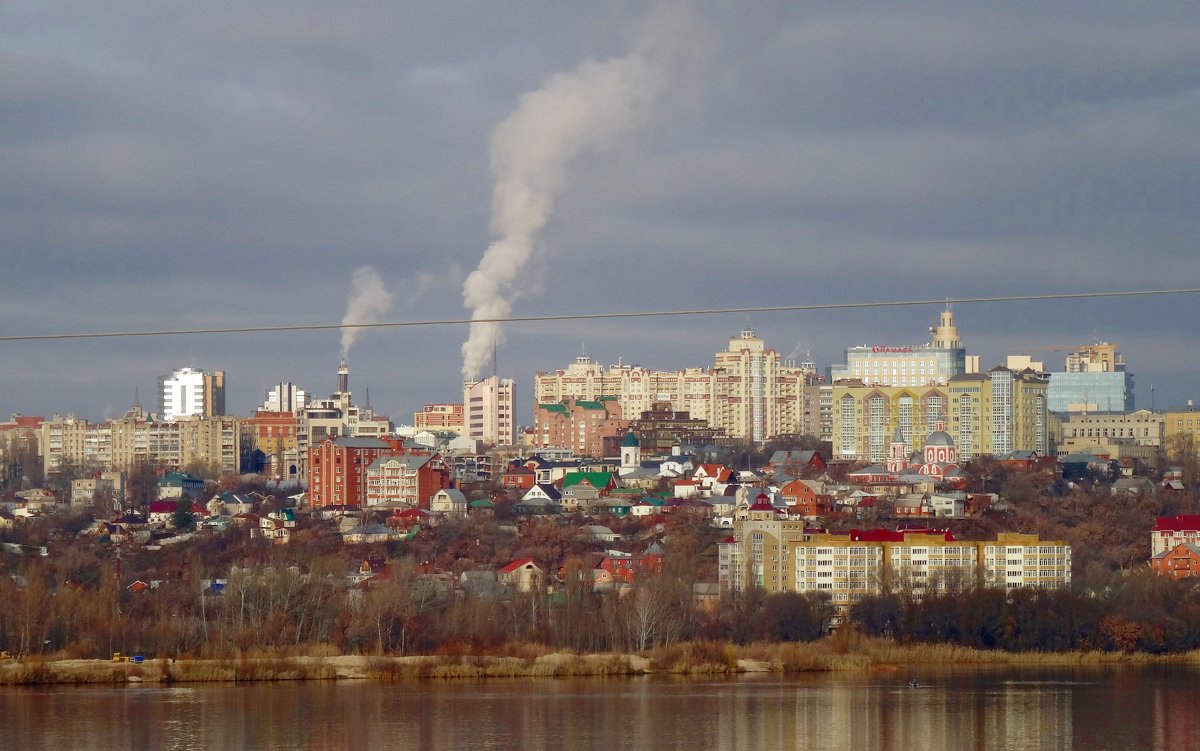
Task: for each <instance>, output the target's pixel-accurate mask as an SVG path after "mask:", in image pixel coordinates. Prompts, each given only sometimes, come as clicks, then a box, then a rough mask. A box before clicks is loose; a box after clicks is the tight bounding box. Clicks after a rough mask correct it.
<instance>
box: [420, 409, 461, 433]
mask: <svg viewBox="0 0 1200 751" xmlns="http://www.w3.org/2000/svg"><path fill="white" fill-rule="evenodd" d="M465 423H466V419H465V417H464V412H463V405H462V404H426V405H424V406H423V407H421V409H420V410H418V411H417V412H415V413H414V414H413V429H414V430H415V431H416V432H418V433H419V432H421V431H422V430H451V431H454V432H455V433H458V434H459V435H462V434H463V433H464V432H466V424H465Z"/></svg>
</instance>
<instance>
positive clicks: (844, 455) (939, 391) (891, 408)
mask: <svg viewBox="0 0 1200 751" xmlns="http://www.w3.org/2000/svg"><path fill="white" fill-rule="evenodd" d="M831 393H832V405H833V411H832V420H831V422H832V446H833V454H834V457H835V458H837V459H847V460H855V461H864V462H871V463H876V464H877V463H880V462H883V461H884V460H886V459H887V457H888V447H889V445H890V443H891V441H892V438H893V437H894V436H895V433H896V431H897V430H899V431H900V434H901V436H903V438H904V442H905V443H906V444H907V445H908V446H910V447H912V446H922V445H924V444H925V440H926V438H927V437H928V436H929V434H930V433H933V432H934V431H936V430H937V425H938V423H939V422H942V421H945V420H946V419H947V417H948V412H949V390H948V389H947V388H946V387H945V386H927V387H924V388H917V387H908V386H905V387H889V386H865V385H863V384H862V382H861V381H858V380H853V379H851V380H842V381H838V382H835V383H834V384H833V386H832V389H831Z"/></svg>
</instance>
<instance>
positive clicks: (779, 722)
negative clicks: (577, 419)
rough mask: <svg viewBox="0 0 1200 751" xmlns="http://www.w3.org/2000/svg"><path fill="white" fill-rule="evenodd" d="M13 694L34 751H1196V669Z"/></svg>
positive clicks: (0, 732)
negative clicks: (117, 750) (241, 750)
mask: <svg viewBox="0 0 1200 751" xmlns="http://www.w3.org/2000/svg"><path fill="white" fill-rule="evenodd" d="M917 677H918V685H917V686H916V687H910V685H909V678H910V676H909V675H908V674H897V673H880V674H854V675H845V674H827V675H809V676H801V677H798V678H779V677H776V676H762V677H743V678H738V679H730V680H674V679H668V678H654V679H650V678H636V679H591V680H563V681H554V680H494V681H488V682H480V683H467V682H444V683H443V682H419V683H418V682H411V683H399V684H377V683H364V682H340V683H333V682H318V683H276V684H250V685H227V684H220V685H194V686H184V687H169V688H160V687H154V686H137V687H128V688H116V687H50V688H27V689H23V688H7V689H0V747H5V748H22V749H38V748H46V749H50V748H53V749H64V748H65V749H70V750H71V751H78V750H81V749H115V748H121V749H128V748H135V749H136V748H153V749H213V748H219V749H239V748H266V749H320V750H322V751H324V750H327V749H363V748H376V747H378V748H388V749H402V750H404V749H422V750H424V749H438V750H441V749H468V748H469V749H517V748H519V749H530V750H531V751H543V750H544V751H553V750H557V749H572V751H575V750H577V749H604V750H605V751H610V750H613V749H634V750H638V751H641V750H643V749H645V750H646V751H650V750H651V749H653V751H661V749H664V748H682V749H690V750H694V749H707V748H718V749H726V748H728V749H742V748H755V749H764V748H806V749H837V750H838V751H841V749H848V748H849V749H859V748H862V749H884V750H885V751H886V750H888V749H897V750H899V749H914V748H921V749H1005V750H1008V749H1018V750H1019V749H1087V750H1088V751H1092V750H1093V749H1099V748H1148V749H1163V750H1164V751H1165V750H1166V749H1178V748H1188V747H1191V746H1192V745H1194V743H1195V741H1194V739H1195V738H1197V737H1200V727H1198V726H1197V725H1198V724H1200V721H1198V720H1197V719H1196V716H1195V715H1194V713H1193V708H1194V707H1195V706H1196V701H1197V699H1198V698H1200V697H1198V692H1200V689H1198V688H1197V681H1196V677H1197V673H1196V671H1194V670H1190V669H1185V668H1179V669H1150V668H1128V669H1078V670H1057V671H1044V670H1043V671H1014V670H1010V669H1006V670H991V669H985V670H953V671H952V670H946V671H940V672H924V673H921V674H919V675H918V676H917Z"/></svg>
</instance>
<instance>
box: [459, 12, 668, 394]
mask: <svg viewBox="0 0 1200 751" xmlns="http://www.w3.org/2000/svg"><path fill="white" fill-rule="evenodd" d="M648 20H649V21H651V22H653V21H655V20H657V19H655V18H654V17H653V14H652V16H651V17H650V18H649V19H648ZM676 20H678V19H676ZM652 27H658V28H652ZM673 29H674V30H675V31H676V33H678V31H679V25H678V23H676V24H675V25H674V26H673ZM661 31H663V28H662V24H661V23H645V24H643V29H642V32H643V34H642V40H641V41H642V42H646V43H644V44H635V49H634V51H633V52H631V53H630V54H629V55H627V56H625V57H621V58H613V59H609V60H604V61H600V62H597V61H594V60H587V61H585V62H584V63H583V64H581V65H580V66H579V67H578V68H576V69H575V70H573V71H571V72H569V73H560V74H558V75H556V76H554V77H552V78H551V79H550V80H549V81H547V82H546V83H545V85H544V86H542V88H540V89H538V90H537V91H532V92H529V93H526V94H524V95H523V96H522V97H521V99H520V102H519V103H518V105H517V109H516V111H514V112H513V113H512V114H511V115H509V117H508V118H507V119H506V120H504V122H502V123H500V124H499V125H498V126H497V127H496V130H495V131H494V132H493V133H492V144H491V171H492V178H493V180H494V184H495V187H494V188H493V190H492V217H491V226H490V229H491V232H492V235H493V237H495V238H496V239H495V240H493V242H492V243H491V245H489V246H488V249H487V250H486V251H485V252H484V254H483V258H482V259H481V260H480V262H479V266H478V268H476V269H475V270H474V271H473V272H471V274H470V276H468V277H467V279H466V281H465V282H464V283H463V302H464V304H465V305H466V307H467V308H468V309H470V310H471V318H472V321H473V322H472V323H471V331H470V334H469V337H468V339H467V341H466V342H465V343H464V344H463V346H462V353H463V368H462V372H463V377H464V378H465V379H469V380H474V379H476V378H477V377H478V376H479V374H480V373H482V372H483V371H484V369H485V368H486V367H487V365H488V363H489V362H490V360H491V357H492V352H493V347H494V346H496V345H497V344H499V343H500V342H502V341H503V333H502V332H501V329H500V324H499V323H495V322H487V321H481V320H480V319H492V318H506V317H508V316H509V315H510V314H511V312H512V303H513V301H514V300H515V299H516V298H517V297H519V296H520V295H521V293H522V292H523V291H525V286H524V285H523V283H522V280H523V279H524V277H525V276H527V274H526V272H525V267H526V265H527V264H528V263H529V261H530V259H531V258H533V257H534V255H535V254H536V253H537V252H538V235H539V233H540V232H541V231H542V229H543V228H544V227H545V226H546V221H547V220H548V219H549V217H550V213H551V211H552V210H553V208H554V202H555V199H557V198H558V196H559V195H560V194H561V193H562V192H563V190H564V188H565V187H566V183H567V167H568V165H569V164H570V162H571V160H572V159H574V158H575V157H577V156H579V155H580V154H582V153H585V152H588V151H595V150H599V149H603V148H606V147H610V146H613V145H615V144H617V143H619V141H620V140H621V139H622V137H624V136H626V135H627V134H629V133H630V132H631V131H633V130H634V129H635V128H636V127H637V126H639V125H640V124H641V123H643V122H644V121H645V120H646V119H648V117H649V115H650V110H651V105H653V104H654V101H655V100H656V99H657V98H658V97H659V96H660V94H661V93H662V92H663V90H664V89H665V87H666V81H667V68H668V61H669V59H670V58H671V57H673V55H672V53H673V52H674V51H673V50H671V49H664V48H663V43H664V42H669V40H671V39H672V38H675V35H674V34H660V33H659V32H661Z"/></svg>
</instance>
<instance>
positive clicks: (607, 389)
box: [534, 328, 820, 442]
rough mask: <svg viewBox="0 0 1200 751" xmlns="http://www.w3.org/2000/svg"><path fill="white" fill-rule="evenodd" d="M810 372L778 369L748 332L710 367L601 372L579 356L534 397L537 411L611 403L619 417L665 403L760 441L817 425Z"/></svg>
mask: <svg viewBox="0 0 1200 751" xmlns="http://www.w3.org/2000/svg"><path fill="white" fill-rule="evenodd" d="M810 368H811V365H809V367H807V368H806V367H797V366H794V365H792V364H790V363H788V362H784V361H783V359H782V358H781V357H780V355H779V353H778V352H776V351H775V350H773V349H770V348H768V347H766V346H765V345H764V343H763V340H762V339H760V338H759V337H757V336H755V334H754V332H753V331H752V330H750V329H748V328H747V329H743V330H742V331H741V332H740V333H739V334H738V336H737V337H734V338H732V339H730V340H729V346H728V348H727V349H725V350H724V351H722V352H718V353H716V355H715V356H714V359H713V366H712V367H711V368H698V367H693V368H684V369H683V370H675V371H656V370H649V369H646V368H643V367H640V366H632V365H625V364H623V363H621V362H618V363H617V364H616V365H613V366H611V367H609V368H604V367H602V366H601V365H600V364H599V363H596V362H594V361H593V360H592V359H591V358H590V357H588V356H587V355H580V356H579V357H577V358H576V359H575V362H574V363H572V364H571V365H570V366H569V367H567V368H566V369H565V370H558V371H554V372H550V373H538V374H537V375H536V376H535V379H534V394H535V397H536V400H537V403H539V404H552V403H556V402H562V401H564V400H566V399H580V400H585V401H594V400H597V399H599V398H600V397H602V396H612V397H615V398H616V400H617V402H618V403H619V404H620V406H621V413H622V414H623V415H640V414H642V413H643V412H650V411H653V410H654V409H655V408H656V405H662V404H667V405H669V408H670V409H672V410H675V411H678V412H687V413H688V414H690V415H691V417H692V418H694V419H699V420H703V421H705V422H706V423H708V424H709V425H710V426H711V427H713V428H715V429H717V430H721V431H724V432H725V434H726V435H728V436H730V437H732V438H740V439H743V440H752V441H755V442H763V441H766V440H770V439H771V438H774V437H775V436H777V435H780V434H789V433H799V434H803V433H806V432H810V431H812V430H813V429H814V427H815V426H816V425H817V423H818V422H819V406H818V401H819V398H818V397H819V394H818V392H817V391H816V390H815V389H813V388H807V387H811V386H816V385H817V384H818V383H819V382H820V377H819V376H818V374H817V373H816V371H815V370H813V369H810Z"/></svg>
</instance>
